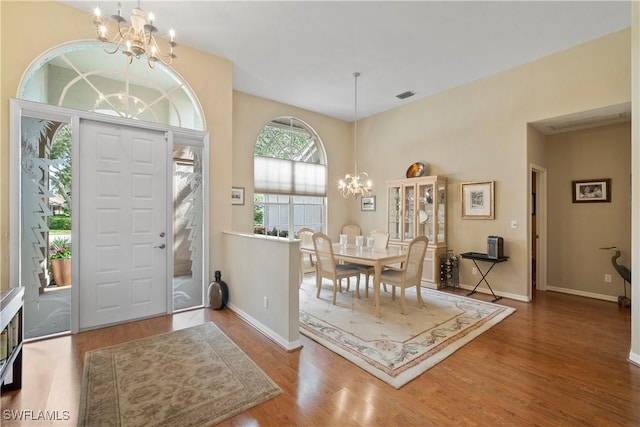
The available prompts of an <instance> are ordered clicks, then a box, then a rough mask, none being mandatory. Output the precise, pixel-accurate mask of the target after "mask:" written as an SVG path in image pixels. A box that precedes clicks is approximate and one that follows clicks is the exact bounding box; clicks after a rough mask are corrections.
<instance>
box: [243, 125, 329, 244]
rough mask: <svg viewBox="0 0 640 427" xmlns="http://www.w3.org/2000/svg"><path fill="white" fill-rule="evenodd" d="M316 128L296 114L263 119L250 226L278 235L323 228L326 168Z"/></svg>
mask: <svg viewBox="0 0 640 427" xmlns="http://www.w3.org/2000/svg"><path fill="white" fill-rule="evenodd" d="M325 158H326V157H325V154H324V148H323V146H322V143H321V141H320V138H319V137H318V135H317V134H316V132H315V131H314V130H313V129H312V128H311V127H310V126H309V125H308V124H306V123H304V122H302V121H301V120H299V119H296V118H294V117H278V118H277V119H274V120H272V121H270V122H269V123H267V124H266V125H265V126H264V127H263V128H262V130H261V131H260V133H259V134H258V137H257V139H256V144H255V147H254V161H253V165H254V191H255V196H254V225H255V227H254V229H255V232H256V233H261V234H270V235H275V236H280V237H289V234H290V232H293V233H294V235H295V233H297V231H298V230H299V229H300V228H303V227H309V228H313V229H314V230H316V231H323V230H324V229H325V226H324V225H325V224H324V223H325V216H326V215H325V196H326V190H327V167H326V162H325Z"/></svg>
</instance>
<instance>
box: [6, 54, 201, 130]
mask: <svg viewBox="0 0 640 427" xmlns="http://www.w3.org/2000/svg"><path fill="white" fill-rule="evenodd" d="M18 98H20V99H25V100H27V101H35V102H40V103H43V104H49V105H58V106H61V107H69V108H74V109H77V110H82V111H95V112H98V113H104V114H111V115H118V116H121V117H127V118H132V119H138V120H145V121H149V122H154V123H161V124H168V125H172V126H177V127H182V128H187V129H196V130H204V129H205V126H204V120H203V114H202V109H201V107H200V105H199V103H198V101H197V98H196V97H195V95H194V94H193V92H192V91H191V89H190V88H189V87H188V86H187V84H186V83H185V82H184V80H183V79H182V78H181V77H180V76H179V75H178V74H177V73H176V72H175V71H174V70H173V69H171V68H170V67H166V66H164V65H163V64H156V67H155V68H154V69H151V68H149V66H148V65H147V63H146V62H145V61H133V62H132V63H131V64H129V62H128V61H127V60H126V59H125V57H124V56H122V55H109V54H107V53H105V52H104V50H103V49H102V45H101V44H100V43H99V42H92V41H82V42H72V43H68V44H64V45H61V46H57V47H55V48H53V49H51V50H49V51H48V52H45V53H44V54H42V55H41V56H40V57H39V58H37V59H36V60H35V61H34V62H33V63H32V64H31V66H30V67H29V69H28V70H27V72H26V73H25V74H24V77H23V79H22V81H21V83H20V88H19V91H18Z"/></svg>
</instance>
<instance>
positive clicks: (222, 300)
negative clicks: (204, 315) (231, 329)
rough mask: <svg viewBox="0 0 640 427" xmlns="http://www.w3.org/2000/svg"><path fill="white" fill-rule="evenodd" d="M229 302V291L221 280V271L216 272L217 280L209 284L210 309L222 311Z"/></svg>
mask: <svg viewBox="0 0 640 427" xmlns="http://www.w3.org/2000/svg"><path fill="white" fill-rule="evenodd" d="M228 301H229V289H228V288H227V284H226V283H225V282H224V281H223V280H222V279H221V273H220V271H216V272H215V280H214V281H213V282H211V284H209V307H211V308H213V309H214V310H220V309H221V308H223V307H224V306H225V305H226V304H227V302H228Z"/></svg>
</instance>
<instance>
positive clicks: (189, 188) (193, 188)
mask: <svg viewBox="0 0 640 427" xmlns="http://www.w3.org/2000/svg"><path fill="white" fill-rule="evenodd" d="M202 180H203V171H202V148H201V147H193V146H185V145H175V146H174V150H173V213H174V214H173V238H174V243H173V276H174V277H173V308H174V310H183V309H187V308H191V307H198V306H201V305H203V286H204V281H203V279H204V271H203V245H204V236H203V224H204V203H203V201H204V194H203V188H202Z"/></svg>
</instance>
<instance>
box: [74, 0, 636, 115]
mask: <svg viewBox="0 0 640 427" xmlns="http://www.w3.org/2000/svg"><path fill="white" fill-rule="evenodd" d="M63 3H67V4H70V5H72V6H74V7H77V8H80V9H84V10H87V11H89V10H92V9H93V7H95V6H96V5H98V6H100V7H101V8H102V10H103V14H105V15H112V14H114V13H115V11H116V4H117V2H116V1H100V0H94V1H63ZM122 4H123V8H122V9H123V15H124V16H127V17H128V16H129V14H130V10H131V8H132V7H134V6H135V5H136V2H127V1H122ZM141 7H142V9H144V10H145V11H147V12H153V13H154V14H155V16H156V20H155V22H154V23H155V25H156V26H157V27H158V28H159V33H160V34H161V35H163V34H167V33H168V31H169V28H171V27H173V28H174V29H175V30H176V32H177V36H176V41H177V42H178V44H179V45H178V47H177V50H176V54H177V55H178V59H177V61H179V60H180V44H182V45H188V46H191V47H195V48H198V49H200V50H203V51H207V52H210V53H212V54H214V55H217V56H220V57H223V58H226V59H228V60H230V61H231V62H233V87H234V89H235V90H238V91H241V92H245V93H248V94H252V95H256V96H259V97H263V98H267V99H272V100H275V101H279V102H283V103H286V104H290V105H294V106H296V107H300V108H304V109H307V110H311V111H314V112H317V113H321V114H325V115H328V116H331V117H335V118H338V119H342V120H347V121H351V120H353V118H354V77H353V73H354V72H356V71H358V72H360V73H361V76H360V77H359V78H358V118H362V117H366V116H370V115H373V114H376V113H380V112H383V111H386V110H389V109H392V108H394V107H397V106H400V105H403V104H406V103H408V102H412V101H414V100H417V99H420V98H424V97H427V96H430V95H433V94H435V93H438V92H441V91H444V90H447V89H449V88H452V87H455V86H458V85H461V84H464V83H467V82H470V81H474V80H477V79H480V78H482V77H484V76H487V75H490V74H493V73H496V72H500V71H503V70H506V69H509V68H512V67H514V66H517V65H520V64H524V63H527V62H530V61H533V60H536V59H538V58H541V57H543V56H547V55H549V54H552V53H554V52H558V51H561V50H565V49H568V48H570V47H572V46H575V45H578V44H581V43H584V42H587V41H589V40H593V39H596V38H598V37H601V36H604V35H606V34H610V33H612V32H615V31H619V30H621V29H624V28H626V27H629V26H630V25H631V2H630V1H623V2H618V1H601V2H598V1H566V2H554V1H533V2H529V1H493V2H483V1H470V2H462V1H409V2H401V1H349V2H348V1H322V2H314V1H282V2H271V1H257V2H251V1H232V2H228V1H142V2H141ZM88 22H89V21H88ZM88 27H90V29H91V30H93V28H92V27H91V24H88ZM405 91H412V92H415V95H414V96H412V97H409V98H407V99H405V100H401V99H398V98H397V97H396V95H398V94H400V93H402V92H405Z"/></svg>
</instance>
